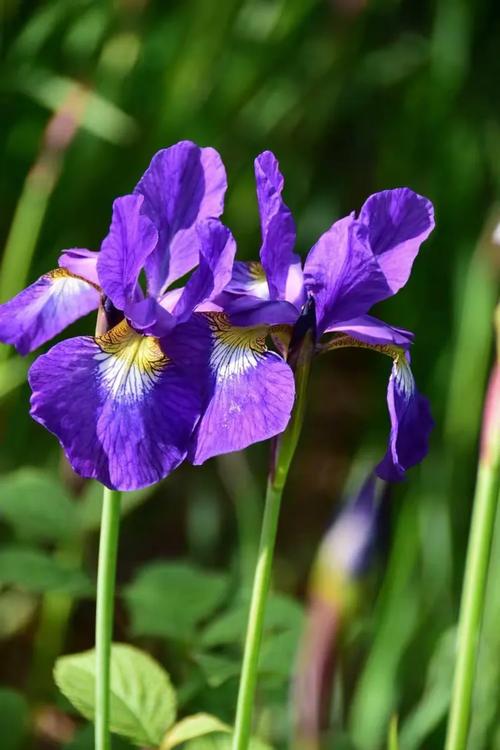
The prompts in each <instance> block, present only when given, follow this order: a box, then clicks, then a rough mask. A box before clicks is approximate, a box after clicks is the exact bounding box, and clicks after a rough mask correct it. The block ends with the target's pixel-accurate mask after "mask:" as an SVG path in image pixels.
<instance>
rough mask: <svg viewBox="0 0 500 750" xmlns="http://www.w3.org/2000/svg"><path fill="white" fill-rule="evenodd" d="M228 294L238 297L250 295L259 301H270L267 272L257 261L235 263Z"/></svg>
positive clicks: (238, 261)
mask: <svg viewBox="0 0 500 750" xmlns="http://www.w3.org/2000/svg"><path fill="white" fill-rule="evenodd" d="M226 292H229V293H230V294H237V295H246V294H249V295H251V296H252V297H258V298H259V299H266V300H268V299H270V297H269V286H268V284H267V278H266V272H265V271H264V268H263V266H262V263H258V262H257V261H255V260H251V261H243V260H237V261H235V262H234V264H233V272H232V275H231V279H230V281H229V283H228V284H227V286H226Z"/></svg>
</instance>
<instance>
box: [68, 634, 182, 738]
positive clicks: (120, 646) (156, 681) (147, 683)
mask: <svg viewBox="0 0 500 750" xmlns="http://www.w3.org/2000/svg"><path fill="white" fill-rule="evenodd" d="M54 677H55V681H56V683H57V686H58V687H59V689H60V690H61V692H62V693H63V694H64V695H65V696H66V698H68V700H69V701H70V702H71V703H72V704H73V706H75V708H76V709H77V710H78V711H79V712H80V713H81V714H82V715H83V716H84V717H85V718H86V719H93V717H94V687H95V651H94V650H92V651H85V652H84V653H81V654H72V655H71V656H63V657H62V658H60V659H58V660H57V662H56V666H55V670H54ZM175 714H176V699H175V692H174V690H173V688H172V684H171V682H170V678H169V676H168V674H167V673H166V672H165V670H164V669H163V668H162V667H161V666H160V665H159V664H158V663H157V662H156V661H154V659H152V658H151V657H150V656H149V655H148V654H146V653H144V652H143V651H139V649H137V648H134V647H133V646H129V645H127V644H124V643H115V644H113V646H112V653H111V730H112V731H113V732H116V733H117V734H120V735H123V736H124V737H126V738H127V739H129V740H131V741H132V742H133V743H135V744H137V745H147V746H150V745H154V746H156V745H159V744H160V742H161V741H162V739H163V737H164V735H165V732H166V731H167V729H168V728H169V727H170V726H171V725H172V724H173V722H174V721H175Z"/></svg>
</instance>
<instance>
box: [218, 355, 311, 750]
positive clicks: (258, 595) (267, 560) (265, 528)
mask: <svg viewBox="0 0 500 750" xmlns="http://www.w3.org/2000/svg"><path fill="white" fill-rule="evenodd" d="M304 344H305V345H303V346H302V349H301V354H300V355H299V361H298V363H297V366H296V369H295V385H296V403H295V408H294V411H293V413H292V417H291V419H290V423H289V425H288V427H287V429H286V431H285V432H284V433H283V434H282V435H281V436H280V437H279V438H277V440H276V441H275V442H274V444H273V449H274V454H273V458H274V460H273V462H272V467H271V471H270V475H269V479H268V484H267V491H266V499H265V507H264V517H263V520H262V530H261V536H260V545H259V554H258V558H257V566H256V569H255V575H254V581H253V588H252V597H251V601H250V612H249V616H248V625H247V633H246V639H245V649H244V654H243V664H242V669H241V676H240V686H239V692H238V703H237V707H236V719H235V726H234V736H233V750H247V748H248V744H249V741H250V736H251V725H252V712H253V704H254V698H255V688H256V683H257V670H258V664H259V652H260V645H261V641H262V632H263V628H264V616H265V609H266V600H267V596H268V593H269V587H270V583H271V572H272V562H273V554H274V546H275V541H276V532H277V528H278V518H279V511H280V506H281V497H282V495H283V489H284V487H285V483H286V479H287V476H288V471H289V468H290V465H291V462H292V459H293V456H294V453H295V449H296V447H297V443H298V440H299V437H300V431H301V428H302V422H303V418H304V410H305V402H306V399H305V395H306V391H307V382H308V379H309V369H310V362H311V355H312V342H304Z"/></svg>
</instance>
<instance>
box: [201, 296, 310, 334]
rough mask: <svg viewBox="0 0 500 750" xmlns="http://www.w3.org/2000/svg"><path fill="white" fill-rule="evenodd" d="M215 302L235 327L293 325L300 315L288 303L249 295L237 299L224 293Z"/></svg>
mask: <svg viewBox="0 0 500 750" xmlns="http://www.w3.org/2000/svg"><path fill="white" fill-rule="evenodd" d="M215 302H216V303H217V304H218V306H219V307H220V309H221V310H222V311H223V312H225V313H227V314H228V315H229V317H230V319H231V323H232V324H233V325H236V326H255V325H294V323H295V322H296V320H297V318H298V317H299V314H300V312H299V310H297V308H296V307H295V306H294V305H292V304H290V302H285V301H283V300H275V301H270V300H262V299H259V298H258V297H251V296H250V295H247V296H245V297H237V296H236V295H233V294H228V293H226V292H224V293H223V294H219V296H218V297H217V298H216V299H215Z"/></svg>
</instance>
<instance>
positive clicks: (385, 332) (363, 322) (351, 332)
mask: <svg viewBox="0 0 500 750" xmlns="http://www.w3.org/2000/svg"><path fill="white" fill-rule="evenodd" d="M329 332H339V333H346V334H347V335H348V336H352V337H353V338H355V339H358V340H359V341H363V342H364V343H366V344H376V345H377V344H379V345H381V346H384V345H386V344H393V345H395V346H402V347H405V348H406V347H408V346H409V345H410V344H411V343H412V341H413V338H414V335H413V333H412V332H411V331H407V330H405V329H404V328H395V327H394V326H390V325H389V324H388V323H384V322H383V321H382V320H378V319H377V318H373V317H372V316H371V315H360V316H359V317H357V318H352V319H351V320H344V321H341V322H339V323H335V324H334V325H332V326H329V327H328V328H327V329H326V331H325V333H329Z"/></svg>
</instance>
